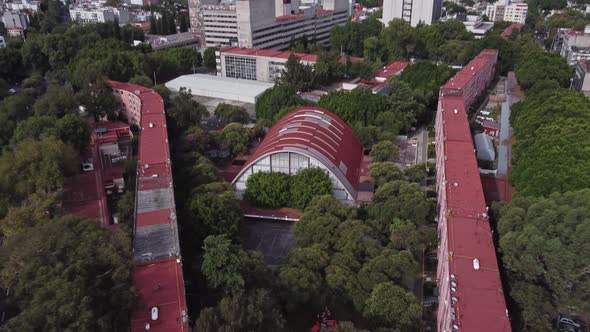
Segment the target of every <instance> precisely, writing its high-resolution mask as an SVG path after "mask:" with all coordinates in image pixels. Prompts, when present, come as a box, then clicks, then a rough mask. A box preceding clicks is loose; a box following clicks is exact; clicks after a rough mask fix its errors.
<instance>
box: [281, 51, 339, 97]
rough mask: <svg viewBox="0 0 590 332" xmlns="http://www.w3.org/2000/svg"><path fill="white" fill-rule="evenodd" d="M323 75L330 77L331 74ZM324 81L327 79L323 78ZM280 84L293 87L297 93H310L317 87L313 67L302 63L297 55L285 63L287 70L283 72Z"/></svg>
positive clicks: (292, 54)
mask: <svg viewBox="0 0 590 332" xmlns="http://www.w3.org/2000/svg"><path fill="white" fill-rule="evenodd" d="M320 66H322V65H320ZM325 70H329V69H325V68H324V69H322V71H325ZM321 75H329V73H323V72H322V73H321ZM322 79H327V78H324V77H323V78H322ZM278 83H279V84H280V85H291V86H293V88H294V89H295V91H297V92H304V91H309V90H311V89H313V88H314V85H315V84H314V73H313V67H312V66H310V65H306V64H304V63H302V62H301V60H300V59H299V58H298V57H297V55H295V54H294V53H291V55H289V58H288V59H287V62H286V63H285V68H284V69H283V70H282V71H281V76H280V77H279V79H278Z"/></svg>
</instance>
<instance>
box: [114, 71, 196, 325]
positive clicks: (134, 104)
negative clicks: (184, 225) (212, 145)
mask: <svg viewBox="0 0 590 332" xmlns="http://www.w3.org/2000/svg"><path fill="white" fill-rule="evenodd" d="M107 83H108V84H109V86H110V87H111V88H112V89H113V94H114V95H115V98H117V99H118V100H119V101H120V102H121V105H122V106H123V111H124V112H126V113H127V118H128V119H129V122H130V123H131V124H136V125H138V127H139V128H140V134H139V145H138V160H137V180H136V194H135V218H134V226H133V262H134V265H135V266H134V269H133V287H135V289H137V293H138V299H137V301H138V303H137V306H136V307H135V310H134V311H133V312H132V313H131V317H130V331H131V332H140V331H146V330H149V331H150V332H152V331H155V332H169V331H178V332H188V331H189V324H188V313H187V304H186V294H185V288H184V277H183V272H182V256H181V253H180V244H179V237H178V225H177V222H176V205H175V201H174V189H173V187H174V183H173V181H172V180H173V177H172V164H171V162H170V147H169V145H168V131H167V129H166V112H165V110H164V101H163V100H162V97H160V95H158V94H157V93H156V92H155V91H153V90H151V89H147V88H144V87H142V86H138V85H133V84H128V83H121V82H115V81H108V82H107Z"/></svg>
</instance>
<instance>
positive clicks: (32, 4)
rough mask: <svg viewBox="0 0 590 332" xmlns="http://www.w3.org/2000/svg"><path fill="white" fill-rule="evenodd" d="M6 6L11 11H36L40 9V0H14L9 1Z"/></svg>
mask: <svg viewBox="0 0 590 332" xmlns="http://www.w3.org/2000/svg"><path fill="white" fill-rule="evenodd" d="M5 7H6V9H7V10H9V11H23V10H24V11H29V12H33V13H36V12H38V11H39V10H40V7H39V1H28V0H12V1H11V2H7V3H6V4H5Z"/></svg>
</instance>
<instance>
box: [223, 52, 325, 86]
mask: <svg viewBox="0 0 590 332" xmlns="http://www.w3.org/2000/svg"><path fill="white" fill-rule="evenodd" d="M291 54H294V55H295V56H297V57H298V58H299V60H300V61H301V62H302V63H303V64H306V65H313V64H315V63H316V61H317V58H318V56H317V55H315V54H304V53H293V52H284V51H274V50H259V49H254V48H240V47H228V48H224V49H222V50H220V51H217V53H216V55H217V75H218V76H222V77H231V78H240V79H245V80H253V81H260V82H274V81H275V80H276V79H277V78H279V77H280V76H281V72H282V70H283V69H284V68H285V63H286V62H287V59H289V56H290V55H291Z"/></svg>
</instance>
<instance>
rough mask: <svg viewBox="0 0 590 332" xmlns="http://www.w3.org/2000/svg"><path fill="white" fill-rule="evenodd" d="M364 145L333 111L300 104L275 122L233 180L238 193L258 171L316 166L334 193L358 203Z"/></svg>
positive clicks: (293, 169) (282, 170)
mask: <svg viewBox="0 0 590 332" xmlns="http://www.w3.org/2000/svg"><path fill="white" fill-rule="evenodd" d="M363 156H364V148H363V146H362V145H361V143H360V142H359V140H358V139H357V138H356V137H355V135H354V132H353V131H352V129H351V128H350V127H349V126H348V125H347V124H346V123H345V122H344V121H342V120H341V119H340V118H338V117H337V116H336V115H335V114H334V113H332V112H330V111H327V110H324V109H322V108H319V107H301V108H299V109H297V110H295V111H293V112H291V113H289V114H287V115H285V116H284V117H283V118H281V120H279V121H278V122H277V123H275V124H274V125H273V126H272V128H270V130H269V132H268V133H267V134H266V136H265V137H264V140H263V141H262V142H261V143H260V145H259V146H258V148H257V149H256V151H255V152H254V153H253V154H252V155H251V156H250V157H249V158H248V160H247V161H246V163H245V164H244V166H243V167H242V169H241V170H240V172H239V173H238V175H237V176H236V177H235V178H234V180H233V181H232V184H233V185H234V186H235V188H236V190H237V191H238V192H243V191H244V190H245V189H246V181H247V179H248V177H249V176H250V175H251V174H254V173H257V172H283V173H288V174H295V173H297V172H298V171H299V170H301V169H305V168H310V167H319V168H321V169H323V170H325V171H326V172H327V173H328V174H329V175H330V179H331V180H332V186H333V189H334V196H335V197H336V198H338V199H340V200H341V201H344V202H348V203H355V202H357V197H358V191H359V182H360V181H359V178H360V176H361V174H362V173H366V172H363V168H366V167H365V166H363V165H364V162H363V159H364V158H363Z"/></svg>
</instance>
